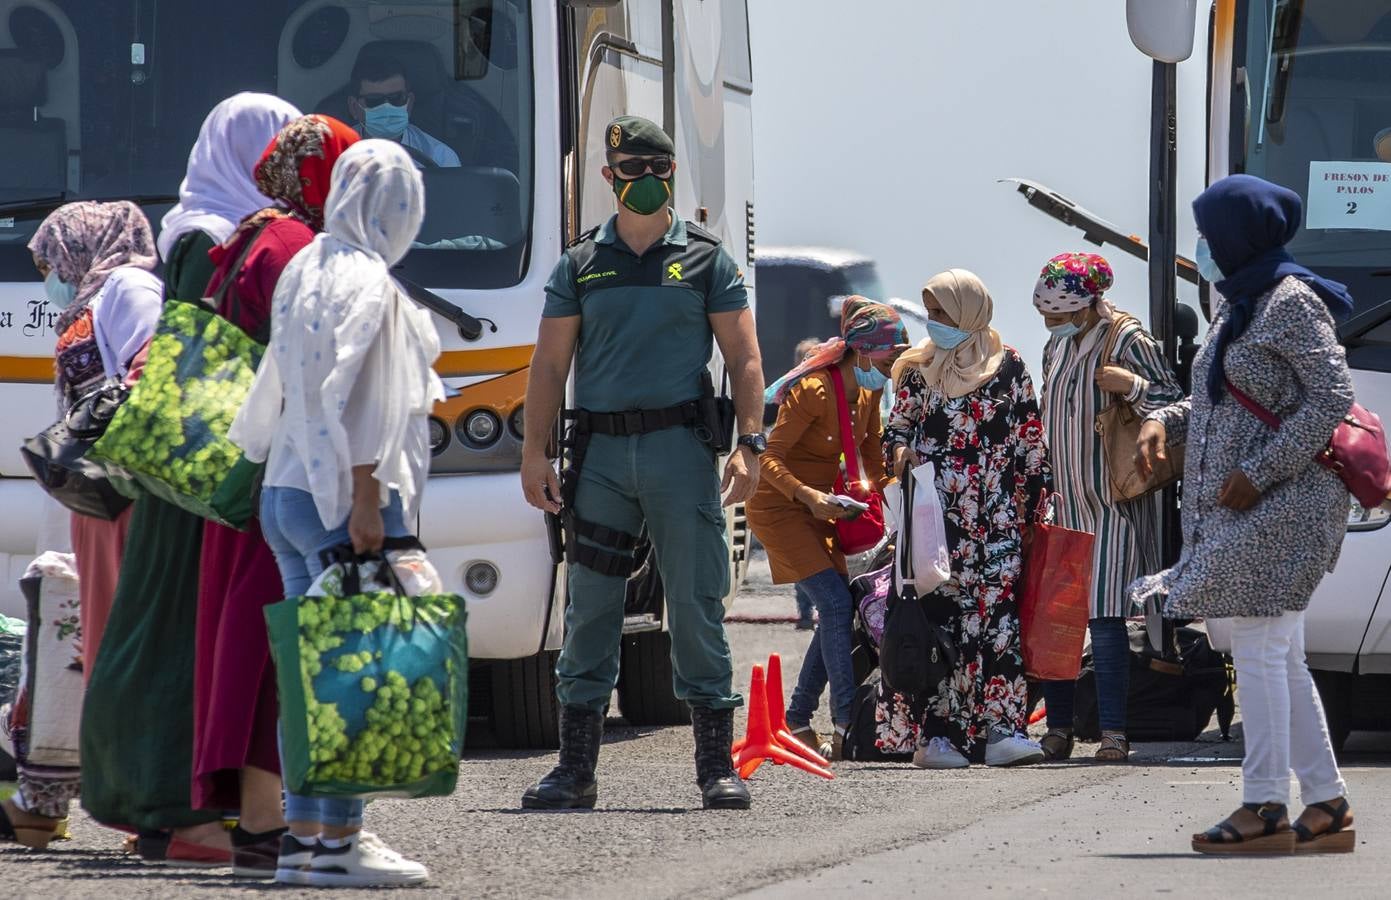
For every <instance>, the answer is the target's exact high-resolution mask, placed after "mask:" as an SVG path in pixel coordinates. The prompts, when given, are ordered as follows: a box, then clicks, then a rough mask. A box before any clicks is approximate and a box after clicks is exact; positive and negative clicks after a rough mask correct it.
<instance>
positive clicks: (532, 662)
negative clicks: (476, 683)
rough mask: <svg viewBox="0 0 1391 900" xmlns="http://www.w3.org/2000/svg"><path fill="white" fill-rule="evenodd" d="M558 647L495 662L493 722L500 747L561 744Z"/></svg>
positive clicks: (549, 747)
mask: <svg viewBox="0 0 1391 900" xmlns="http://www.w3.org/2000/svg"><path fill="white" fill-rule="evenodd" d="M559 656H560V652H559V651H558V650H546V651H543V652H541V653H538V654H536V655H535V656H527V657H523V658H522V659H504V660H498V661H497V662H494V663H493V664H492V672H491V673H489V674H490V675H491V676H492V698H491V699H492V716H491V718H492V726H493V736H494V737H496V738H497V743H498V746H499V747H505V748H507V749H510V750H553V749H555V748H556V747H559V746H560V718H559V716H560V709H559V706H558V705H557V702H556V699H555V663H556V659H557V658H558V657H559Z"/></svg>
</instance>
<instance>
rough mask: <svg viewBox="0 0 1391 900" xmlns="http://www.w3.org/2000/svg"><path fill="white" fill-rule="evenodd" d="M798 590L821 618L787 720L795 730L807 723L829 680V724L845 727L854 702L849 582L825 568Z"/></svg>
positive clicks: (851, 614) (799, 586)
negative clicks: (830, 722)
mask: <svg viewBox="0 0 1391 900" xmlns="http://www.w3.org/2000/svg"><path fill="white" fill-rule="evenodd" d="M797 588H798V589H799V590H801V591H805V592H806V595H807V597H808V598H810V600H811V602H812V604H813V605H814V606H815V607H816V612H817V615H818V616H819V617H820V618H819V619H818V621H817V624H816V631H814V632H812V636H811V645H810V646H808V647H807V655H806V656H805V657H804V658H803V659H802V672H801V674H800V675H798V676H797V687H796V688H795V689H793V691H792V705H791V706H790V707H789V708H788V710H787V721H788V723H789V724H790V725H792V726H793V727H794V728H797V727H800V726H802V725H805V724H807V723H808V722H810V721H811V717H812V714H813V713H814V712H816V706H817V704H818V703H820V702H821V691H822V690H824V689H825V687H826V682H827V681H829V682H830V684H831V721H832V722H834V723H835V724H837V725H846V724H848V723H849V722H850V706H851V704H852V703H853V702H854V700H855V668H854V666H853V665H852V664H851V662H850V623H851V619H852V617H853V615H854V603H855V601H854V600H853V599H852V598H851V596H850V583H849V581H848V580H847V579H846V577H845V576H844V575H842V574H841V573H839V572H837V571H836V570H835V569H826V570H824V571H821V572H817V573H816V574H815V575H812V576H811V577H810V578H804V579H802V580H801V581H799V582H797Z"/></svg>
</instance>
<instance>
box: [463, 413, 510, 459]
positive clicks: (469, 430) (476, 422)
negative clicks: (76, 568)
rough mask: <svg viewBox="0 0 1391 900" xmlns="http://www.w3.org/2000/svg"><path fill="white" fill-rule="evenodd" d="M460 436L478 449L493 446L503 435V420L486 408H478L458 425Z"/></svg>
mask: <svg viewBox="0 0 1391 900" xmlns="http://www.w3.org/2000/svg"><path fill="white" fill-rule="evenodd" d="M458 431H459V437H460V439H462V440H463V442H464V443H466V444H468V445H469V446H470V447H474V448H476V449H480V450H481V449H484V448H487V447H491V446H492V445H493V444H496V443H497V440H498V438H500V437H502V420H500V419H499V418H498V417H497V416H496V415H495V414H494V413H492V412H490V411H489V410H486V409H476V410H474V411H473V412H471V413H469V414H468V415H467V416H464V418H463V419H461V420H460V421H459V425H458Z"/></svg>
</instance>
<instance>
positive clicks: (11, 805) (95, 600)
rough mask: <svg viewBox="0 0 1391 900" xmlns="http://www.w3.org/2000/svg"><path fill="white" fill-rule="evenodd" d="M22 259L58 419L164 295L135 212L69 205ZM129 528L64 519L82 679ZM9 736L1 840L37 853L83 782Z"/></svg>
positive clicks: (125, 357)
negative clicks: (34, 286)
mask: <svg viewBox="0 0 1391 900" xmlns="http://www.w3.org/2000/svg"><path fill="white" fill-rule="evenodd" d="M29 250H30V252H32V253H33V254H34V264H35V266H37V267H38V270H39V275H40V276H42V277H43V279H44V293H45V294H46V295H47V297H48V302H49V304H50V305H51V306H52V307H53V308H55V309H57V310H59V311H60V312H59V316H58V322H57V325H56V328H55V330H56V331H57V333H58V345H57V348H56V350H55V353H56V356H57V364H58V365H57V369H58V371H57V379H56V382H57V391H58V408H59V410H60V411H62V412H66V411H67V410H69V409H71V408H72V406H73V405H74V404H75V403H76V402H77V401H78V400H79V399H81V398H82V397H84V396H85V395H87V394H88V393H90V392H91V391H93V390H94V389H96V388H97V387H99V386H100V385H101V384H102V383H104V382H105V381H106V380H107V379H121V378H124V377H125V375H126V371H127V369H128V368H129V367H130V363H131V360H132V359H133V358H134V356H135V354H136V352H137V351H138V350H139V349H140V348H141V347H142V346H143V345H144V343H145V341H147V340H149V338H150V335H152V334H153V333H154V329H155V324H156V323H157V322H158V320H159V308H160V298H161V294H162V292H163V286H162V285H161V284H160V281H159V279H158V278H156V277H155V276H154V275H153V274H151V271H150V270H152V269H153V268H154V267H155V263H156V258H155V252H154V251H155V247H154V235H153V234H152V232H151V231H150V223H149V222H148V221H146V219H145V214H144V213H143V212H141V211H140V207H138V206H136V205H135V204H133V203H127V202H125V201H121V202H117V203H93V202H80V203H69V204H67V205H66V206H61V207H59V208H58V209H57V210H55V211H54V212H53V213H52V214H50V215H49V216H48V218H46V219H45V220H44V221H43V223H42V224H41V225H39V228H38V230H37V231H35V232H34V237H33V238H32V239H31V240H30V241H29ZM129 519H130V510H129V509H127V510H126V511H125V512H123V513H122V514H121V515H120V516H119V517H118V518H117V519H116V520H115V521H105V520H102V519H94V518H91V517H89V516H83V515H78V514H76V513H74V514H72V516H71V531H72V545H73V555H74V556H75V558H76V560H77V570H78V591H79V598H80V599H79V602H80V606H81V609H80V614H79V616H80V623H81V629H82V670H83V673H84V675H87V676H89V677H90V675H91V673H92V669H93V666H94V664H95V662H96V657H97V648H98V647H99V646H100V645H101V639H102V633H103V631H104V630H105V628H106V620H107V617H108V615H109V614H110V611H111V601H112V595H113V594H114V593H115V590H116V578H117V575H118V574H119V572H120V567H121V552H122V549H123V547H124V544H125V539H126V526H127V524H128V522H129ZM76 712H77V711H76V710H73V714H74V715H76ZM15 730H16V735H15V736H16V738H17V741H16V744H17V745H18V748H17V749H18V750H19V756H18V769H19V792H18V793H17V794H16V795H15V796H14V797H12V798H11V799H9V800H6V801H4V804H3V805H2V806H0V839H9V840H18V841H19V842H20V843H23V844H25V845H27V846H30V847H37V848H40V849H42V848H43V847H45V846H47V845H48V842H49V841H50V840H52V838H53V834H54V827H55V825H56V823H57V821H58V820H59V819H62V818H64V817H65V816H67V814H68V806H69V803H70V801H71V800H72V798H73V797H75V796H76V795H77V793H78V790H79V788H80V787H81V772H80V770H79V769H77V768H68V767H56V766H41V765H31V764H30V763H29V762H28V761H27V760H26V759H25V756H24V752H23V750H24V743H25V732H26V731H27V728H26V726H25V725H24V724H23V723H17V727H16V729H15Z"/></svg>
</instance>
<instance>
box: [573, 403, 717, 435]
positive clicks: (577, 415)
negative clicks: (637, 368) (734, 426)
mask: <svg viewBox="0 0 1391 900" xmlns="http://www.w3.org/2000/svg"><path fill="white" fill-rule="evenodd" d="M565 416H566V418H568V419H571V420H572V421H573V422H574V423H575V426H576V428H577V429H578V430H579V431H580V432H589V433H590V434H605V435H613V436H617V437H627V436H629V435H634V434H650V433H651V432H654V431H665V430H666V429H668V428H676V427H678V426H683V425H685V426H690V425H696V424H698V423H699V422H700V401H699V400H690V401H688V402H686V403H682V404H680V405H678V406H668V407H666V408H665V409H630V410H626V411H624V412H591V411H589V410H587V409H574V410H566V411H565Z"/></svg>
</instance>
